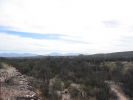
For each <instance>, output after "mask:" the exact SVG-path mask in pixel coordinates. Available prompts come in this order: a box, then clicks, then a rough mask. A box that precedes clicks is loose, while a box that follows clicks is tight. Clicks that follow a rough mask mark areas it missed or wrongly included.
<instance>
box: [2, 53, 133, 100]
mask: <svg viewBox="0 0 133 100" xmlns="http://www.w3.org/2000/svg"><path fill="white" fill-rule="evenodd" d="M131 53H132V52H128V53H127V52H126V53H125V54H122V53H113V54H107V55H112V56H110V57H109V56H108V57H104V56H101V57H100V56H99V55H98V56H97V55H93V56H84V55H79V56H60V57H59V56H54V57H53V56H52V57H51V56H48V57H40V58H39V57H38V58H36V57H33V58H32V57H31V58H0V62H3V63H6V64H8V65H11V66H14V67H15V68H16V69H17V70H18V71H19V72H20V73H22V74H23V75H26V76H27V78H26V80H27V81H28V82H29V83H30V86H32V87H33V91H34V92H35V93H36V94H37V95H38V96H41V97H42V98H43V100H117V98H121V97H119V94H120V93H119V92H118V91H117V89H116V88H113V89H112V86H117V87H119V88H120V89H121V91H122V93H123V95H124V96H125V98H126V97H127V98H131V99H132V98H133V94H132V93H133V88H132V86H133V82H132V80H133V77H132V76H133V57H132V55H131ZM126 54H127V55H126ZM117 55H120V56H117ZM129 55H131V56H129ZM106 81H108V82H111V81H112V82H114V83H115V84H114V85H109V84H107V83H106ZM119 100H121V99H119Z"/></svg>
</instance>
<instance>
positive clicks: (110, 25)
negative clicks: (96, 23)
mask: <svg viewBox="0 0 133 100" xmlns="http://www.w3.org/2000/svg"><path fill="white" fill-rule="evenodd" d="M103 24H104V25H105V27H108V28H115V27H117V26H118V25H119V22H118V21H115V20H112V21H103Z"/></svg>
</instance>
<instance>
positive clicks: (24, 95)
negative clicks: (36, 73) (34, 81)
mask: <svg viewBox="0 0 133 100" xmlns="http://www.w3.org/2000/svg"><path fill="white" fill-rule="evenodd" d="M0 80H1V86H0V91H1V93H0V99H1V100H18V99H34V100H35V99H38V100H41V99H39V98H38V96H37V94H36V93H35V92H33V91H32V90H33V89H32V86H30V85H29V84H30V83H29V82H28V81H27V79H26V78H25V76H23V75H22V74H21V73H20V72H19V71H18V70H16V68H14V67H12V66H9V65H7V64H5V63H1V68H0Z"/></svg>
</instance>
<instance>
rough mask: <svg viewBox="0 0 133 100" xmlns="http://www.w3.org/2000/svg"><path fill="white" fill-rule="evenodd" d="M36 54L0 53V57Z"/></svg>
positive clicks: (31, 55)
mask: <svg viewBox="0 0 133 100" xmlns="http://www.w3.org/2000/svg"><path fill="white" fill-rule="evenodd" d="M33 56H37V54H30V53H23V54H18V53H1V54H0V57H33Z"/></svg>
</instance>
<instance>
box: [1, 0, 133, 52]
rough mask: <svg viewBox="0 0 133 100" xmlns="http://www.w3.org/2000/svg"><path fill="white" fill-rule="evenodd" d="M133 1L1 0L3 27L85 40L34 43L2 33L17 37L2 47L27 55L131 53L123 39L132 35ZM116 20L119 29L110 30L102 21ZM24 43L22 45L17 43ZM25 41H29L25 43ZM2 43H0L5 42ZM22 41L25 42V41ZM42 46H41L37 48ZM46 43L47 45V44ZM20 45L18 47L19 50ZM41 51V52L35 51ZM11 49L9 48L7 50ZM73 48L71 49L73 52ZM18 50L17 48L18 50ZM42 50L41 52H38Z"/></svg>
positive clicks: (65, 38) (33, 41) (36, 41)
mask: <svg viewBox="0 0 133 100" xmlns="http://www.w3.org/2000/svg"><path fill="white" fill-rule="evenodd" d="M132 5H133V2H132V0H121V1H119V0H117V1H116V0H111V1H107V0H93V1H92V0H82V1H81V0H2V2H1V3H0V25H1V26H8V27H10V28H11V29H12V30H16V31H22V32H33V33H39V34H49V33H50V34H51V33H52V34H61V35H64V36H61V37H60V38H61V39H64V40H75V41H82V42H85V43H88V44H84V43H71V42H70V43H69V42H66V41H63V40H35V39H30V38H22V37H15V36H11V35H10V36H9V35H6V36H5V35H4V36H3V34H2V37H4V39H5V40H6V41H7V40H8V41H9V39H7V38H10V39H11V37H12V38H14V39H13V40H12V41H11V40H10V41H9V43H8V42H5V43H4V44H2V43H1V44H0V46H2V47H3V48H5V46H3V45H6V46H10V43H11V44H12V47H10V49H12V50H14V48H19V50H20V49H21V50H23V51H24V50H25V46H26V48H29V50H28V52H31V51H33V52H37V51H38V52H42V53H44V52H50V51H51V52H52V51H54V50H55V51H57V52H62V53H63V52H64V53H66V52H88V53H90V52H91V53H98V52H114V51H123V50H132V49H133V47H132V46H131V45H132V44H133V42H131V41H130V42H129V44H130V45H126V46H125V45H123V46H122V47H119V46H116V45H115V44H117V45H122V43H123V42H121V41H119V39H120V38H121V37H122V36H133V32H132V31H131V30H132V27H133V14H132V12H133V6H132ZM110 21H116V22H118V23H119V25H117V27H112V28H108V27H106V26H105V25H104V24H103V22H110ZM17 39H18V40H21V42H20V44H21V45H18V44H19V41H18V40H17ZM23 39H26V40H25V41H27V42H25V41H23ZM5 40H3V38H2V40H0V41H5ZM22 41H23V42H22ZM35 44H37V45H41V46H37V45H36V46H35ZM44 44H45V45H44ZM16 45H17V47H16ZM36 48H38V49H36ZM7 49H8V48H7ZM70 49H71V50H70ZM15 50H16V49H15ZM39 50H40V51H39Z"/></svg>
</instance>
